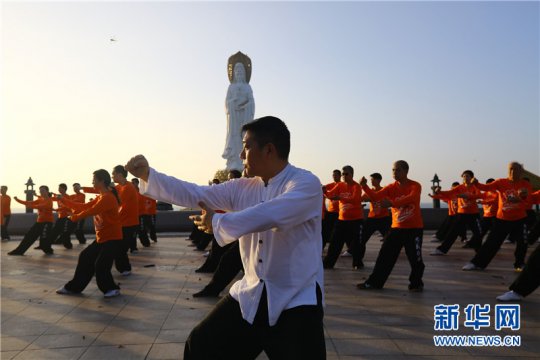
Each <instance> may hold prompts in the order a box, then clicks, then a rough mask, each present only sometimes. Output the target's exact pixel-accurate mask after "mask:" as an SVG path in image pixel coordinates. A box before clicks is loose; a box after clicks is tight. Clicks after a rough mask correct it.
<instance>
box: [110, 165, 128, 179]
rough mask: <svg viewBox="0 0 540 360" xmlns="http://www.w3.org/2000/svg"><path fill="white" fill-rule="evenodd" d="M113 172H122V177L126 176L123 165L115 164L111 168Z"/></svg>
mask: <svg viewBox="0 0 540 360" xmlns="http://www.w3.org/2000/svg"><path fill="white" fill-rule="evenodd" d="M113 172H115V173H119V174H122V175H123V176H124V177H127V171H126V168H125V167H124V166H123V165H116V166H115V167H114V168H113Z"/></svg>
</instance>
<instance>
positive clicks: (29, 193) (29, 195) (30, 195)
mask: <svg viewBox="0 0 540 360" xmlns="http://www.w3.org/2000/svg"><path fill="white" fill-rule="evenodd" d="M25 185H26V190H24V193H25V194H26V201H34V185H35V184H34V182H33V181H32V178H31V177H29V178H28V181H27V182H26V184H25ZM33 212H34V209H32V208H31V207H28V206H27V207H26V213H27V214H31V213H33Z"/></svg>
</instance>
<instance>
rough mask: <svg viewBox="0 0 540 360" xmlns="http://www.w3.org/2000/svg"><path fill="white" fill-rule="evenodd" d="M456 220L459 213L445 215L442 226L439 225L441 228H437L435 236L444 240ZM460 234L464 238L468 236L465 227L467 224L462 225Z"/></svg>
mask: <svg viewBox="0 0 540 360" xmlns="http://www.w3.org/2000/svg"><path fill="white" fill-rule="evenodd" d="M456 220H457V215H448V216H447V217H445V218H444V220H443V222H442V224H441V226H439V228H438V229H437V232H436V233H435V237H436V238H437V239H439V240H441V241H442V240H444V238H445V237H446V235H448V232H449V231H450V229H451V228H452V226H454V224H455V223H456ZM458 236H459V237H460V238H461V239H462V240H463V239H465V238H467V229H466V228H465V226H462V227H461V228H460V229H459V235H458Z"/></svg>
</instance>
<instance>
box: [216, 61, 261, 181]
mask: <svg viewBox="0 0 540 360" xmlns="http://www.w3.org/2000/svg"><path fill="white" fill-rule="evenodd" d="M228 73H229V80H230V82H231V84H230V85H229V89H228V90H227V98H226V99H225V109H226V111H227V138H226V139H225V150H224V151H223V155H222V157H223V158H224V159H226V160H227V168H226V170H239V171H242V170H243V169H244V166H243V165H242V160H241V159H240V153H241V152H242V126H244V124H247V123H248V122H250V121H252V120H253V117H254V115H255V100H254V99H253V91H252V90H251V86H250V85H249V80H250V78H251V60H250V59H249V57H247V56H246V55H244V54H242V53H241V52H238V53H236V54H234V55H233V56H231V57H230V58H229V65H228Z"/></svg>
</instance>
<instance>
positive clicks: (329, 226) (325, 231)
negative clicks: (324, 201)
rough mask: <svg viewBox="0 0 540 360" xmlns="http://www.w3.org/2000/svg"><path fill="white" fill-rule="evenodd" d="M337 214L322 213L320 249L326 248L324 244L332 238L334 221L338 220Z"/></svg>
mask: <svg viewBox="0 0 540 360" xmlns="http://www.w3.org/2000/svg"><path fill="white" fill-rule="evenodd" d="M338 217H339V213H337V212H328V211H327V212H325V213H324V219H323V221H322V241H323V243H322V248H323V249H324V247H325V246H326V243H329V242H330V238H331V236H332V231H333V230H334V226H335V225H336V221H337V220H338Z"/></svg>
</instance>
